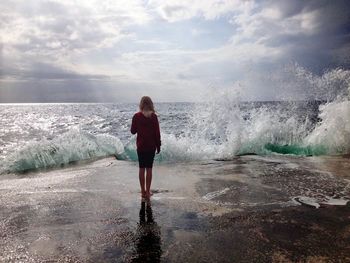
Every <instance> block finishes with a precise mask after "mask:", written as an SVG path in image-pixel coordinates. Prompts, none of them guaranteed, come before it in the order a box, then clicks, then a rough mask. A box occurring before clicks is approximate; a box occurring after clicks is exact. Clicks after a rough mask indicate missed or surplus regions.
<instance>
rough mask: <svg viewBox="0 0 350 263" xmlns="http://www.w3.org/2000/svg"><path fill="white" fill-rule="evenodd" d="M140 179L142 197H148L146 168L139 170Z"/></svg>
mask: <svg viewBox="0 0 350 263" xmlns="http://www.w3.org/2000/svg"><path fill="white" fill-rule="evenodd" d="M139 179H140V187H141V195H142V197H145V196H146V189H145V168H140V169H139Z"/></svg>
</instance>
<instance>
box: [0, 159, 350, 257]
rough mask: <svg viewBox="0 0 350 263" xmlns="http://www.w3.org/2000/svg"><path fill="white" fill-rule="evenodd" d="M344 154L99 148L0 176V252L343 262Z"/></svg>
mask: <svg viewBox="0 0 350 263" xmlns="http://www.w3.org/2000/svg"><path fill="white" fill-rule="evenodd" d="M349 167H350V161H349V157H347V156H343V157H341V156H337V157H332V156H325V157H296V156H281V155H276V156H265V157H264V156H255V155H248V156H238V157H234V158H232V159H228V160H203V161H197V162H186V163H176V164H174V163H161V164H156V165H155V169H154V179H153V184H152V189H153V192H154V195H153V197H152V198H151V200H150V202H146V203H142V202H141V198H140V193H139V185H138V178H137V172H138V166H137V163H136V162H129V161H121V160H117V159H115V158H112V157H110V158H104V159H100V160H97V161H95V162H92V163H91V162H88V163H84V162H79V163H77V164H74V165H69V166H66V167H63V168H61V169H47V170H39V171H34V172H27V173H24V174H8V175H3V176H2V177H1V179H0V193H1V194H0V207H1V215H0V229H1V231H0V233H1V239H0V262H348V261H350V202H348V200H350V181H349V180H350V174H349V172H348V171H349Z"/></svg>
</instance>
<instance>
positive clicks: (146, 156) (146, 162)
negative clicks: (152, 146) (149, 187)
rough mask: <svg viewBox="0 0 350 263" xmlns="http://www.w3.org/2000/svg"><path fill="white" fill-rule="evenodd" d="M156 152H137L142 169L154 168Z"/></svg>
mask: <svg viewBox="0 0 350 263" xmlns="http://www.w3.org/2000/svg"><path fill="white" fill-rule="evenodd" d="M154 155H155V151H152V152H139V151H137V157H138V158H139V167H140V168H152V167H153V160H154Z"/></svg>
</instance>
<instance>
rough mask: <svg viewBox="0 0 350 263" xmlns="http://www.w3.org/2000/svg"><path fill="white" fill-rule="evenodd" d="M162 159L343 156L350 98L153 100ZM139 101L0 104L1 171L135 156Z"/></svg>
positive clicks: (346, 148)
mask: <svg viewBox="0 0 350 263" xmlns="http://www.w3.org/2000/svg"><path fill="white" fill-rule="evenodd" d="M155 106H156V111H157V114H158V116H159V120H160V127H161V135H162V151H161V154H160V155H157V156H156V161H158V162H186V161H196V160H205V159H230V158H233V157H234V156H236V155H244V154H257V155H271V154H292V155H303V156H309V155H340V154H346V153H348V152H349V149H350V146H349V145H350V136H349V130H350V129H349V125H350V124H349V118H350V117H349V116H350V115H349V114H348V113H349V109H350V107H349V102H348V101H337V102H329V103H326V102H323V103H322V102H319V101H301V102H295V101H290V102H249V103H248V102H238V101H236V100H235V99H231V98H229V97H221V98H220V100H219V101H218V100H216V101H211V102H210V103H197V104H195V103H155ZM137 110H138V105H137V104H128V103H119V104H110V103H106V104H78V103H77V104H0V120H1V129H0V161H1V165H0V173H1V174H4V173H13V172H24V171H28V170H33V169H39V168H49V167H60V166H63V165H66V164H69V163H72V162H77V161H80V160H95V159H97V158H102V157H107V156H112V155H114V156H116V158H118V159H122V160H129V161H136V160H137V155H136V149H135V136H132V135H131V134H130V132H129V130H130V124H131V118H132V116H133V114H134V113H135V112H136V111H137Z"/></svg>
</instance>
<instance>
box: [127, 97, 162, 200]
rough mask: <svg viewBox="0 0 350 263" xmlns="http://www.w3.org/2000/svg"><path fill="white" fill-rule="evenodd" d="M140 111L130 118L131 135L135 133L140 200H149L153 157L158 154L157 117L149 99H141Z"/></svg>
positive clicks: (159, 142) (158, 132)
mask: <svg viewBox="0 0 350 263" xmlns="http://www.w3.org/2000/svg"><path fill="white" fill-rule="evenodd" d="M139 108H140V111H139V112H137V113H135V115H134V116H133V118H132V124H131V129H130V131H131V133H132V134H135V133H137V138H136V146H137V156H138V160H139V179H140V187H141V196H142V198H150V197H151V195H152V193H151V190H150V189H151V183H152V167H153V161H154V155H155V152H156V151H157V154H158V153H159V152H160V145H161V141H160V130H159V122H158V117H157V115H156V114H155V111H154V106H153V102H152V100H151V98H150V97H148V96H144V97H142V98H141V101H140V105H139ZM145 171H146V185H145Z"/></svg>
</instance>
